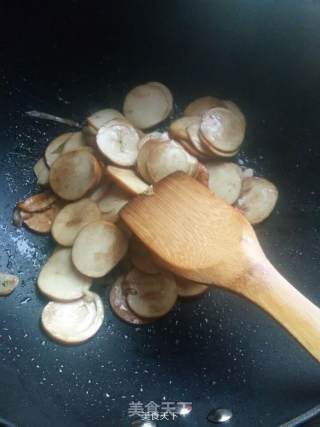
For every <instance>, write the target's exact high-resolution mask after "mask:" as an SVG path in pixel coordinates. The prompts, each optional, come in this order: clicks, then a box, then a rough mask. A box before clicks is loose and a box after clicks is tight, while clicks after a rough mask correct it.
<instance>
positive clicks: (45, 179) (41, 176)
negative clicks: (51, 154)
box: [33, 157, 49, 185]
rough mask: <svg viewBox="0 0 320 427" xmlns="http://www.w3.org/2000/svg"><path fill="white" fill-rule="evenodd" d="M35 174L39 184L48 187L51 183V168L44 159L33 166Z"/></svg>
mask: <svg viewBox="0 0 320 427" xmlns="http://www.w3.org/2000/svg"><path fill="white" fill-rule="evenodd" d="M33 172H34V174H35V176H36V177H37V184H39V185H47V184H48V183H49V168H48V166H47V164H46V162H45V160H44V158H43V157H41V159H39V160H38V161H37V163H36V164H35V165H34V166H33Z"/></svg>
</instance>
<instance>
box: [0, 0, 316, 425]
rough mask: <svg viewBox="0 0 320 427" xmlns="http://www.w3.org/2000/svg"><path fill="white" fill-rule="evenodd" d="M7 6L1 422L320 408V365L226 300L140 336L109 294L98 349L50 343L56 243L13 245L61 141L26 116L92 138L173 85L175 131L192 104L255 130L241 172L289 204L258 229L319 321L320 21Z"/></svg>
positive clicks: (256, 14)
mask: <svg viewBox="0 0 320 427" xmlns="http://www.w3.org/2000/svg"><path fill="white" fill-rule="evenodd" d="M4 3H5V2H3V3H2V6H1V11H0V12H1V30H0V35H1V39H0V40H1V44H2V48H1V51H0V64H1V65H0V82H1V83H0V84H1V97H0V122H1V127H0V144H1V153H0V189H1V190H0V191H1V193H0V270H1V271H3V270H4V271H8V272H12V273H16V274H18V275H19V277H20V278H21V282H22V283H21V285H20V287H19V288H18V289H17V290H16V291H15V292H14V293H13V294H12V295H11V296H10V297H8V298H2V299H1V300H0V417H3V418H6V419H8V420H10V421H11V422H14V423H17V424H18V425H19V426H23V427H25V426H27V427H29V426H30V427H31V426H32V427H37V426H41V427H43V426H57V425H59V426H67V427H72V426H77V427H78V426H79V427H80V426H111V427H112V426H116V427H118V426H128V425H130V419H129V418H128V416H127V410H128V405H129V402H130V401H139V400H140V401H141V402H143V403H144V404H146V403H148V402H150V401H151V400H153V401H155V402H156V403H160V402H161V401H163V400H167V401H190V402H192V403H193V411H192V414H191V415H189V416H188V417H186V418H185V419H183V420H182V419H180V421H179V420H178V421H177V420H176V421H174V422H171V423H170V422H169V421H167V422H166V424H165V423H163V424H164V425H174V426H179V425H184V426H192V427H203V426H206V425H209V424H208V423H207V421H206V416H207V414H208V412H209V411H210V410H211V409H212V408H216V407H224V408H229V409H232V411H233V414H234V417H233V419H232V421H231V422H230V423H229V424H228V425H229V426H230V427H240V426H241V427H242V426H244V427H247V426H263V427H264V426H268V427H270V426H271V427H273V426H277V425H279V424H280V423H282V422H284V421H286V420H287V419H290V418H293V417H294V416H296V415H298V414H299V413H301V412H303V411H305V410H307V409H309V408H311V407H312V406H314V405H316V404H319V399H320V397H319V396H320V369H319V365H318V364H317V363H316V362H315V361H314V360H313V359H312V358H311V357H310V356H309V355H308V354H307V353H306V352H305V351H304V350H303V349H301V347H299V345H298V344H297V343H296V342H295V341H294V340H293V339H292V338H291V337H290V336H288V335H287V333H286V332H284V330H282V329H281V328H280V327H278V325H277V324H276V323H275V322H274V321H273V320H272V319H270V318H269V317H267V315H265V314H264V313H262V312H261V311H260V310H259V309H258V308H256V307H254V306H253V305H251V304H250V303H248V302H246V301H244V300H242V299H240V298H239V297H237V296H235V295H231V294H228V293H226V292H223V291H221V290H218V289H217V290H215V289H213V290H211V291H210V292H209V293H208V294H207V295H206V296H204V297H203V298H201V299H198V300H193V301H189V302H181V303H178V304H177V306H176V308H175V309H174V310H173V312H171V313H170V314H169V315H168V316H167V317H165V318H164V319H162V320H160V321H159V322H157V323H155V324H154V325H153V326H147V327H139V328H136V327H131V326H129V325H126V324H124V323H122V322H121V321H120V320H118V319H117V318H116V317H115V316H114V315H113V314H112V312H111V310H110V307H109V304H108V302H107V295H108V292H109V288H108V287H106V288H104V287H101V288H100V289H99V292H100V294H101V295H102V296H103V299H104V301H105V303H106V315H105V322H104V324H103V327H102V328H101V329H100V331H99V333H98V334H97V336H96V337H95V338H94V339H92V340H91V341H89V342H88V343H86V344H83V345H80V346H77V347H63V346H59V345H57V344H55V343H54V342H51V341H50V340H48V339H47V337H46V335H45V334H44V333H43V332H42V331H41V329H40V327H39V316H40V312H41V309H42V307H43V306H44V304H45V300H44V299H43V298H42V297H41V296H40V295H39V294H38V293H37V292H36V290H35V282H36V277H37V273H38V271H39V268H40V266H41V265H42V264H43V263H44V261H45V260H46V259H47V257H48V255H49V254H50V251H51V250H52V247H53V244H52V240H51V239H50V238H49V237H41V236H38V235H35V234H33V233H31V232H29V231H28V230H26V229H24V228H23V229H16V228H15V227H14V226H13V225H12V219H11V218H12V208H13V206H14V205H15V203H16V202H17V201H18V200H20V199H22V198H23V197H25V196H26V195H28V194H31V193H32V192H34V191H35V190H36V185H35V177H34V176H33V172H32V166H33V164H34V163H35V161H36V160H37V159H38V158H39V157H40V156H41V154H42V153H43V150H44V147H45V146H46V144H47V143H48V141H49V140H50V139H52V138H53V137H54V136H55V135H57V134H59V133H60V132H63V131H66V130H67V128H66V127H64V126H62V125H58V124H55V123H50V122H43V121H37V120H32V119H30V118H29V117H27V116H25V115H24V112H25V111H28V110H31V109H37V110H40V111H45V112H48V113H53V114H57V115H62V116H66V117H70V118H74V119H76V120H79V121H81V120H82V119H83V118H84V117H86V115H88V114H89V113H90V112H94V111H96V110H98V109H100V108H106V107H114V108H121V105H122V101H123V99H124V95H125V94H126V92H127V91H128V89H130V88H131V87H133V86H134V85H136V84H139V83H141V82H145V81H148V80H158V81H161V82H163V83H165V84H167V85H168V86H169V88H170V89H171V90H172V91H173V94H174V98H175V102H176V111H175V113H176V114H177V113H179V111H181V108H182V107H183V106H185V105H186V103H187V102H188V101H190V100H192V99H193V98H195V97H197V96H201V95H209V94H212V95H216V96H218V97H223V98H225V99H232V100H234V101H235V102H237V103H238V104H239V105H240V106H241V108H242V109H243V111H244V113H245V115H246V117H247V122H248V127H247V135H246V142H245V144H244V146H243V150H242V153H241V155H240V158H241V159H242V161H244V163H245V164H248V166H251V167H253V168H254V169H255V170H256V172H257V174H258V175H259V174H262V175H263V176H266V177H267V178H270V179H271V180H272V181H273V182H275V183H276V185H277V186H278V188H279V192H280V199H279V202H278V205H277V207H276V210H275V212H274V213H273V214H272V216H271V218H270V219H268V220H267V221H266V222H265V223H263V224H261V225H259V226H258V227H256V230H257V233H258V236H259V239H260V241H261V243H262V246H263V248H264V249H265V251H266V253H267V255H268V256H269V257H270V259H271V261H272V262H273V263H274V264H275V265H276V267H278V268H279V270H280V271H281V273H283V274H284V275H285V277H286V278H288V279H289V280H290V281H291V282H292V283H294V284H295V285H296V286H297V288H298V289H300V290H301V291H302V292H303V293H304V294H305V295H307V296H308V297H309V298H311V299H312V300H313V301H314V302H315V303H317V304H320V288H319V279H320V274H319V261H320V251H319V243H320V231H319V226H320V221H319V220H320V209H319V206H320V204H319V190H320V188H319V160H320V148H319V135H320V120H319V117H320V106H319V75H320V52H319V50H320V34H319V26H320V4H319V3H318V2H316V1H311V0H310V1H308V0H307V1H304V2H301V1H300V2H298V1H292V0H290V1H289V0H288V1H263V2H257V1H254V0H252V1H250V0H247V1H244V0H240V1H239V0H238V1H225V0H224V1H214V0H212V1H189V0H181V1H174V0H171V1H152V2H150V1H134V2H133V1H131V2H129V1H127V2H126V1H122V2H108V1H104V2H96V1H90V2H80V1H79V2H77V1H69V2H67V1H65V2H64V3H63V4H61V6H59V4H58V3H56V2H41V3H40V2H39V3H38V2H32V1H29V2H24V1H22V0H21V1H10V3H9V2H7V4H8V5H10V6H5V5H4ZM47 3H48V4H47ZM1 33H2V34H1ZM114 277H116V272H114V273H113V274H111V275H110V276H109V277H108V278H107V279H106V281H105V282H106V283H108V284H110V283H111V282H112V280H113V279H114Z"/></svg>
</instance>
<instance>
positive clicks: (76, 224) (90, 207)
mask: <svg viewBox="0 0 320 427" xmlns="http://www.w3.org/2000/svg"><path fill="white" fill-rule="evenodd" d="M100 217H101V212H100V209H99V208H98V206H97V204H96V203H95V202H93V201H92V200H91V199H88V198H84V199H81V200H79V201H77V202H74V203H69V204H68V205H66V206H65V207H64V208H63V209H61V211H60V212H59V213H58V215H57V216H56V218H55V220H54V223H53V226H52V230H51V232H52V236H53V238H54V239H55V240H56V242H57V243H59V244H60V245H62V246H72V245H73V242H74V240H75V238H76V236H77V234H78V233H79V231H80V230H82V228H83V227H85V226H86V225H87V224H90V223H91V222H95V221H98V220H99V219H100Z"/></svg>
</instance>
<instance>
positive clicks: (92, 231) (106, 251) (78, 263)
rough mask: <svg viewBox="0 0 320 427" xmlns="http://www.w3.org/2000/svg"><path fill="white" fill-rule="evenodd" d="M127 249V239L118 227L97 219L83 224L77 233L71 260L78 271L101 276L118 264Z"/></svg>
mask: <svg viewBox="0 0 320 427" xmlns="http://www.w3.org/2000/svg"><path fill="white" fill-rule="evenodd" d="M127 249H128V240H127V238H126V237H125V235H124V233H123V232H122V231H121V230H120V229H119V228H118V227H116V226H115V225H114V224H111V223H110V222H106V221H97V222H92V223H91V224H88V225H87V226H85V227H84V228H83V229H82V230H81V231H80V232H79V234H78V235H77V237H76V239H75V241H74V244H73V248H72V260H73V263H74V265H75V267H76V268H77V270H78V271H80V273H82V274H85V275H86V276H88V277H102V276H104V275H106V274H107V273H108V272H109V271H110V270H112V268H113V267H115V266H116V265H117V264H118V262H119V261H120V260H121V259H122V258H123V257H124V255H125V253H126V252H127Z"/></svg>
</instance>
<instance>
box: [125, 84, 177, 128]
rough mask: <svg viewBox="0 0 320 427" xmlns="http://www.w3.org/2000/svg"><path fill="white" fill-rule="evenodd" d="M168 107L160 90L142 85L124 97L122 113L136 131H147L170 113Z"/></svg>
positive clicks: (164, 95)
mask: <svg viewBox="0 0 320 427" xmlns="http://www.w3.org/2000/svg"><path fill="white" fill-rule="evenodd" d="M170 111H171V110H170V105H169V102H168V99H167V96H166V94H165V93H164V92H163V90H162V88H159V87H157V86H154V85H149V84H144V85H140V86H137V87H135V88H133V89H132V90H131V91H130V92H129V93H128V94H127V96H126V98H125V101H124V105H123V112H124V115H125V117H126V118H127V119H128V120H129V122H130V123H132V124H133V125H134V126H135V127H136V128H138V129H148V128H150V127H152V126H155V125H157V124H158V123H161V122H162V121H163V120H165V119H166V118H167V117H168V115H169V113H170Z"/></svg>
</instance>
